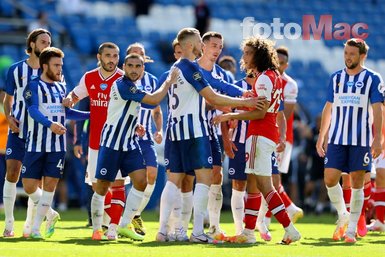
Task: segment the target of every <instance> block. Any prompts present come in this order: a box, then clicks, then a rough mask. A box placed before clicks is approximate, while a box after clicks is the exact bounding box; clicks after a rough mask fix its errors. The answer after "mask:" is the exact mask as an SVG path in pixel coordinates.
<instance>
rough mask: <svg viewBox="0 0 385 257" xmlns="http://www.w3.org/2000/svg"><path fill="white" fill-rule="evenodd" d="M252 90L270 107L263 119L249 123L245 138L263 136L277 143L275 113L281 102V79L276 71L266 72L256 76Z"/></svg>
mask: <svg viewBox="0 0 385 257" xmlns="http://www.w3.org/2000/svg"><path fill="white" fill-rule="evenodd" d="M252 90H253V91H254V93H255V94H256V95H257V96H265V97H266V98H267V100H268V101H269V102H270V105H269V108H268V109H267V112H266V115H265V117H264V118H263V119H260V120H251V121H250V123H249V127H248V130H247V137H249V136H251V135H255V136H264V137H266V138H268V139H270V140H272V141H274V142H276V143H278V141H279V132H278V126H277V113H278V109H279V105H280V103H281V102H282V81H281V77H280V76H279V74H278V73H277V72H276V71H273V70H266V71H264V72H262V73H260V74H258V76H257V79H256V81H255V84H254V85H253V89H252Z"/></svg>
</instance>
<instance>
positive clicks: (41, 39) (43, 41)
mask: <svg viewBox="0 0 385 257" xmlns="http://www.w3.org/2000/svg"><path fill="white" fill-rule="evenodd" d="M50 46H51V37H50V36H49V35H48V34H46V33H44V34H40V35H39V36H37V38H36V42H31V48H32V52H33V53H34V54H35V55H36V57H39V56H40V53H41V51H43V50H44V49H45V48H47V47H50Z"/></svg>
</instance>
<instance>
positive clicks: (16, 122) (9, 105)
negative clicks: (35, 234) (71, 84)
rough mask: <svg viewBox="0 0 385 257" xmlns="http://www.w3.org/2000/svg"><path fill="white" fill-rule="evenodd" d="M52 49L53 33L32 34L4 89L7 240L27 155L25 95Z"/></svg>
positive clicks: (25, 231) (26, 229) (27, 230)
mask: <svg viewBox="0 0 385 257" xmlns="http://www.w3.org/2000/svg"><path fill="white" fill-rule="evenodd" d="M50 45H51V33H50V32H49V31H47V30H45V29H36V30H33V31H32V32H31V33H30V34H29V35H28V38H27V41H26V46H27V49H26V54H27V55H28V56H29V57H28V58H27V59H25V60H22V61H19V62H17V63H15V64H13V65H12V66H11V67H10V68H9V70H8V75H7V80H6V85H5V92H6V94H5V99H4V113H5V115H6V117H7V121H8V124H9V133H8V141H7V150H6V157H5V158H6V163H7V165H6V167H7V172H6V179H5V183H4V189H3V192H4V194H3V200H4V214H5V229H4V232H3V236H4V237H13V236H14V231H13V223H14V217H13V209H14V205H15V199H16V184H17V182H18V180H19V177H20V169H21V164H22V163H21V162H22V160H23V157H24V153H25V139H26V132H27V124H26V122H27V109H26V104H25V101H24V97H23V91H24V89H25V87H26V85H27V84H28V82H30V81H31V80H33V79H35V78H37V77H39V76H40V74H41V70H40V64H39V55H40V53H41V51H43V49H44V48H46V47H49V46H50ZM33 206H34V204H33V202H32V201H31V200H30V199H29V200H28V209H27V218H26V221H25V224H24V229H23V235H24V236H25V237H29V235H30V233H31V227H32V224H31V223H32V210H33ZM56 214H57V213H56V212H54V211H52V212H50V213H49V215H48V217H47V218H48V220H52V218H53V216H55V215H56Z"/></svg>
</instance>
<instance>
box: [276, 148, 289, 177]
mask: <svg viewBox="0 0 385 257" xmlns="http://www.w3.org/2000/svg"><path fill="white" fill-rule="evenodd" d="M292 150H293V145H292V144H291V143H289V142H287V141H286V146H285V151H283V152H282V153H278V156H277V159H278V170H279V172H280V173H283V174H287V173H288V172H289V166H290V160H291V152H292Z"/></svg>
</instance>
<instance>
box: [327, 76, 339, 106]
mask: <svg viewBox="0 0 385 257" xmlns="http://www.w3.org/2000/svg"><path fill="white" fill-rule="evenodd" d="M336 79H337V75H334V74H333V75H332V76H331V77H330V80H329V86H328V94H327V99H326V100H327V101H328V102H330V103H333V102H334V83H336V81H335V80H336Z"/></svg>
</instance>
